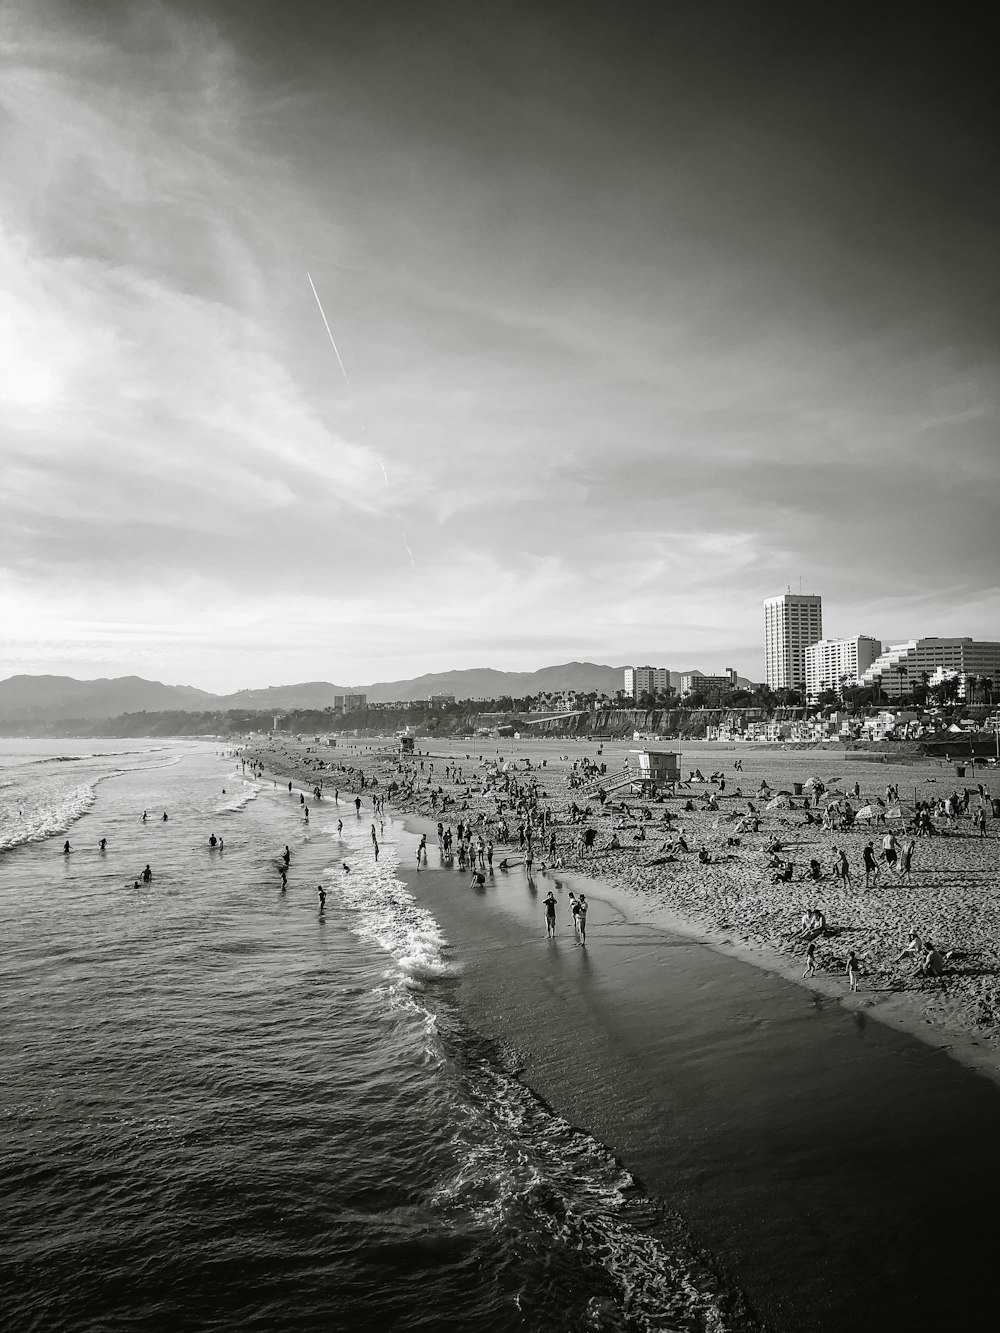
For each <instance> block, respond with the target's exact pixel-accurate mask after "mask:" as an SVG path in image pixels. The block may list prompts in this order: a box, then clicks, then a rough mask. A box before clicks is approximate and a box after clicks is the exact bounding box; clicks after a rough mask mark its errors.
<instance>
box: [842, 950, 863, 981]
mask: <svg viewBox="0 0 1000 1333" xmlns="http://www.w3.org/2000/svg"><path fill="white" fill-rule="evenodd" d="M844 971H845V972H846V973H847V980H848V982H849V983H850V989H851V990H853V991H856V990H857V989H858V982H859V981H860V979H861V964H860V963H859V962H858V959H857V955H856V954H855V952H854V950H853V949H852V950H851V952H850V953H849V954H848V955H847V966H846V967H845V968H844Z"/></svg>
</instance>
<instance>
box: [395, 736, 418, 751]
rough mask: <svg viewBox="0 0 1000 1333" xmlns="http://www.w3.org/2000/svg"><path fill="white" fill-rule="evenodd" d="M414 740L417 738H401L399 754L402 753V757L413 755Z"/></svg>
mask: <svg viewBox="0 0 1000 1333" xmlns="http://www.w3.org/2000/svg"><path fill="white" fill-rule="evenodd" d="M414 740H415V737H413V736H400V738H399V753H400V755H404V754H412V753H413V742H414Z"/></svg>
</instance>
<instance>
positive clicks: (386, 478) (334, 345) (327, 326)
mask: <svg viewBox="0 0 1000 1333" xmlns="http://www.w3.org/2000/svg"><path fill="white" fill-rule="evenodd" d="M306 277H307V278H308V279H309V286H310V287H311V288H312V294H313V296H314V297H315V298H316V304H317V306H318V307H319V313H320V315H321V316H322V319H323V326H324V328H325V329H326V336H327V337H328V338H329V339H330V346H331V347H332V348H333V354H334V356H335V357H336V358H337V365H338V366H339V367H340V372H341V374H342V375H343V377H344V379H345V381H346V382H347V387H348V388H349V389H353V386H352V384H351V378H350V376H349V375H348V373H347V371H346V370H345V369H344V363H343V361H342V360H341V358H340V352H339V350H338V348H337V340H336V339H335V338H334V336H333V330H332V329H331V328H330V321H329V320H328V319H327V317H326V311H325V310H324V309H323V302H322V301H321V300H320V299H319V292H318V291H317V290H316V284H315V283H314V282H313V280H312V274H311V273H310V272H309V271H308V270H306ZM364 428H365V424H364V422H361V429H362V430H364ZM375 457H376V458H378V465H379V467H380V468H381V469H382V478H383V480H384V481H385V489H386V490H389V489H390V486H389V474H388V472H387V471H386V469H385V463H384V462H383V461H382V458H381V457H380V456H379V455H378V454H376V455H375ZM399 531H400V533H402V537H403V545H404V546H405V547H406V554H407V555H408V556H409V557H410V564H411V565H412V566H413V568H414V569H416V567H417V562H416V561H415V560H414V558H413V552H412V551H411V550H410V543H409V542H408V541H407V540H406V533H405V532H403V529H402V528H400V530H399Z"/></svg>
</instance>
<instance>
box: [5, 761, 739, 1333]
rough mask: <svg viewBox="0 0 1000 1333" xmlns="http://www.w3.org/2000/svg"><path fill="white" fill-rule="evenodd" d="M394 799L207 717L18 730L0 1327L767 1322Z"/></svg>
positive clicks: (9, 860)
mask: <svg viewBox="0 0 1000 1333" xmlns="http://www.w3.org/2000/svg"><path fill="white" fill-rule="evenodd" d="M300 795H304V796H305V798H306V800H307V802H308V805H309V807H310V818H309V820H308V821H307V820H306V818H305V810H304V806H303V803H302V801H301V800H300ZM144 811H145V813H146V818H145V820H143V817H142V816H143V812H144ZM164 814H166V815H167V818H166V819H164V818H163V815H164ZM338 819H342V820H343V823H344V828H343V831H342V832H338V830H337V821H338ZM370 825H371V818H370V813H369V814H368V815H367V817H361V818H358V817H357V816H356V815H355V812H354V807H353V805H350V806H348V805H346V804H345V803H344V802H341V804H340V805H339V806H336V805H335V804H334V803H333V801H332V800H331V799H330V798H329V797H327V798H326V799H324V800H321V801H316V800H315V799H314V798H313V797H312V795H311V794H310V793H299V792H298V790H293V791H292V792H289V791H288V788H287V784H284V785H282V784H281V783H278V782H276V781H274V779H273V778H272V777H270V776H268V777H267V778H264V779H257V780H254V779H253V777H252V776H251V775H250V774H248V773H247V772H246V771H245V770H244V768H243V765H242V763H241V761H240V760H239V758H238V757H236V756H234V755H233V753H232V752H228V753H227V752H225V751H223V750H222V749H221V748H220V747H219V746H214V745H212V744H210V743H195V742H184V743H177V744H169V743H168V744H164V743H162V742H159V743H154V742H148V743H143V742H113V741H109V742H103V743H100V742H98V743H95V742H89V743H83V742H47V741H46V742H26V741H16V742H14V741H3V742H0V932H2V940H3V948H2V954H0V1002H2V1009H3V1012H2V1029H0V1069H2V1079H0V1117H2V1140H0V1189H2V1198H3V1213H2V1222H0V1309H2V1311H3V1316H4V1324H5V1327H7V1328H10V1329H13V1330H32V1329H37V1330H45V1331H46V1333H54V1331H56V1330H61V1329H65V1330H74V1333H78V1331H79V1330H90V1329H93V1330H102V1331H103V1330H135V1329H138V1328H142V1329H144V1330H156V1329H163V1330H168V1329H169V1330H178V1329H202V1328H204V1329H208V1328H211V1329H213V1330H223V1329H233V1330H237V1329H239V1330H252V1329H268V1330H274V1329H281V1330H297V1329H302V1330H312V1329H316V1330H319V1329H324V1330H325V1329H340V1328H344V1329H368V1328H371V1329H400V1330H404V1329H406V1330H408V1329H414V1330H415V1329H428V1330H439V1329H440V1330H447V1329H472V1328H474V1329H477V1330H482V1331H483V1333H491V1331H492V1330H506V1329H538V1330H546V1331H549V1330H551V1331H554V1333H558V1331H559V1330H576V1329H588V1330H595V1331H596V1330H653V1329H692V1330H693V1329H720V1330H721V1329H724V1328H733V1329H736V1328H742V1327H744V1326H745V1320H744V1317H743V1316H741V1315H739V1314H738V1313H734V1310H735V1309H736V1308H737V1307H736V1306H734V1305H733V1304H732V1303H731V1302H730V1301H729V1299H728V1297H727V1296H726V1294H725V1293H724V1292H723V1291H722V1290H721V1288H720V1285H719V1283H718V1282H717V1281H716V1279H715V1278H714V1277H713V1276H712V1265H711V1262H707V1263H706V1262H705V1259H704V1256H700V1255H698V1254H697V1253H695V1252H694V1251H693V1249H692V1247H691V1246H690V1245H689V1244H688V1242H687V1240H686V1238H685V1234H684V1229H683V1226H682V1225H681V1223H680V1221H679V1219H676V1218H674V1217H673V1216H672V1215H671V1214H670V1212H669V1210H668V1209H667V1208H665V1207H664V1205H663V1204H662V1203H661V1202H660V1201H657V1200H654V1199H650V1198H647V1197H645V1196H644V1195H643V1193H642V1192H641V1191H640V1190H639V1189H638V1188H637V1187H636V1184H635V1182H634V1181H632V1180H631V1178H630V1177H629V1175H628V1174H627V1172H626V1171H625V1170H624V1169H623V1168H622V1167H621V1165H620V1164H619V1163H618V1162H617V1161H616V1160H615V1159H614V1157H613V1156H612V1155H611V1154H610V1153H609V1152H608V1151H607V1150H606V1149H605V1148H604V1147H602V1145H601V1144H600V1143H598V1142H597V1141H596V1140H594V1139H593V1138H591V1137H589V1136H588V1135H586V1134H584V1133H581V1132H579V1131H578V1130H576V1129H574V1128H573V1127H572V1126H571V1125H569V1124H568V1123H566V1122H565V1121H564V1120H562V1119H560V1118H559V1117H558V1116H557V1115H554V1114H553V1113H552V1112H551V1111H550V1110H549V1109H548V1108H547V1107H546V1106H545V1105H544V1104H543V1103H542V1102H541V1101H539V1100H538V1099H537V1098H536V1097H535V1096H534V1095H533V1094H532V1093H531V1091H530V1090H529V1089H528V1088H527V1087H526V1086H524V1084H523V1083H522V1082H521V1081H520V1080H519V1079H518V1077H517V1064H516V1056H515V1054H514V1053H513V1051H509V1050H507V1049H505V1048H504V1047H503V1046H500V1045H496V1044H490V1043H488V1042H487V1041H485V1040H484V1039H482V1038H479V1037H477V1036H476V1035H475V1034H474V1033H473V1032H472V1031H470V1030H469V1029H468V1028H467V1027H466V1025H465V1024H464V1022H463V1019H462V1015H461V1013H460V1011H459V1009H458V1007H457V1003H456V999H455V978H456V977H457V976H458V975H459V974H460V971H461V968H462V958H461V957H460V956H458V955H457V954H456V953H455V952H454V951H452V950H451V949H450V947H449V945H448V942H447V941H446V940H445V939H444V938H443V936H442V933H441V931H440V929H439V927H438V924H437V923H436V921H435V920H434V919H433V917H432V916H431V915H430V914H429V913H428V911H427V910H426V909H425V908H424V907H422V906H421V905H419V904H417V903H416V902H415V901H414V899H413V897H412V895H411V894H410V893H409V891H408V890H407V888H406V885H405V883H404V882H403V880H402V879H401V878H400V876H399V873H398V870H399V858H400V856H401V855H403V854H404V853H405V854H406V855H407V856H408V857H409V856H411V855H412V850H411V841H412V840H409V835H407V834H406V833H405V832H404V831H403V830H402V829H401V827H400V826H398V825H397V824H396V823H394V822H392V821H388V820H387V821H386V822H385V827H384V829H381V828H380V829H378V830H377V833H378V837H379V840H380V843H381V855H380V857H379V859H378V861H377V862H376V861H375V860H374V859H373V856H372V849H371V839H370ZM212 834H215V835H216V837H217V839H221V842H222V846H221V849H220V847H219V846H218V845H217V846H216V847H215V848H213V847H212V846H211V845H210V842H209V839H210V835H212ZM101 838H106V839H107V844H106V848H105V850H103V851H102V850H101V849H100V846H99V844H100V840H101ZM66 841H68V842H69V850H68V852H64V850H63V845H64V842H66ZM286 846H287V847H288V849H289V852H290V864H289V874H288V883H287V887H286V888H282V884H281V880H280V873H279V872H280V866H281V864H282V855H283V851H284V848H285V847H286ZM146 865H149V867H150V871H151V875H152V878H151V880H150V881H149V882H148V883H144V882H143V879H142V871H143V869H144V867H145V866H146ZM345 867H349V869H347V868H345ZM319 884H323V885H324V886H325V888H326V890H327V893H328V897H327V901H326V905H325V908H324V909H323V910H321V908H320V903H319V895H318V892H317V886H318V885H319Z"/></svg>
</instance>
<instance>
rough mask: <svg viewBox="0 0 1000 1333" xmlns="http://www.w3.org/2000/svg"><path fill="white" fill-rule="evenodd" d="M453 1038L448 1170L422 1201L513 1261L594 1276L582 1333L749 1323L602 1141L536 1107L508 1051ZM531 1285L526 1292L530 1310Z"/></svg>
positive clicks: (671, 1217)
mask: <svg viewBox="0 0 1000 1333" xmlns="http://www.w3.org/2000/svg"><path fill="white" fill-rule="evenodd" d="M458 1041H459V1045H460V1047H461V1051H460V1065H461V1067H462V1071H463V1075H464V1077H463V1080H462V1084H463V1085H462V1088H461V1092H462V1096H461V1098H460V1100H457V1103H456V1105H455V1107H454V1108H453V1109H454V1111H455V1113H456V1120H457V1123H458V1126H459V1128H458V1130H457V1131H456V1134H455V1138H454V1140H453V1147H454V1150H455V1153H456V1166H455V1168H454V1169H453V1171H452V1172H451V1173H450V1174H449V1176H448V1177H446V1178H445V1179H444V1180H442V1181H441V1182H440V1184H439V1185H438V1187H437V1188H436V1190H435V1191H434V1193H433V1196H432V1200H431V1202H432V1206H433V1208H434V1209H435V1211H437V1212H438V1214H439V1215H440V1216H442V1218H443V1219H444V1220H446V1221H447V1222H449V1223H450V1224H451V1225H452V1226H458V1227H462V1228H464V1227H467V1226H470V1225H471V1226H473V1227H481V1228H484V1229H485V1230H486V1231H487V1232H488V1233H489V1235H490V1236H491V1237H493V1238H496V1239H497V1240H498V1241H500V1239H501V1238H504V1239H503V1240H502V1242H501V1243H505V1244H507V1245H508V1246H511V1247H512V1248H514V1249H516V1250H517V1251H519V1252H520V1257H521V1258H523V1256H524V1253H525V1252H529V1251H534V1252H535V1253H543V1254H545V1255H546V1256H547V1258H548V1262H550V1263H553V1264H555V1265H556V1266H560V1265H561V1266H562V1267H563V1268H565V1269H569V1268H574V1267H577V1266H579V1265H583V1266H585V1267H586V1268H589V1269H592V1270H598V1269H599V1270H603V1274H604V1277H605V1282H604V1284H603V1285H604V1287H605V1290H606V1292H607V1294H606V1295H601V1296H591V1297H590V1299H589V1301H588V1303H587V1308H586V1311H585V1314H584V1319H583V1325H582V1326H583V1327H586V1328H591V1329H594V1330H611V1329H614V1330H629V1333H653V1330H662V1329H664V1328H685V1329H699V1330H704V1331H705V1333H725V1330H735V1329H744V1328H746V1327H747V1326H748V1319H747V1316H746V1314H745V1312H744V1311H742V1310H741V1309H740V1308H739V1303H738V1301H737V1299H736V1298H734V1297H733V1296H732V1295H731V1294H730V1293H728V1292H726V1291H725V1290H724V1287H723V1284H722V1283H720V1282H719V1280H718V1279H717V1278H716V1277H715V1275H714V1273H713V1272H712V1271H711V1269H710V1267H709V1265H708V1263H707V1261H706V1260H705V1258H704V1256H703V1255H702V1254H701V1252H700V1251H699V1250H698V1248H697V1247H696V1246H695V1245H694V1243H693V1242H692V1240H691V1238H690V1236H689V1234H688V1232H687V1230H686V1228H685V1226H684V1224H683V1222H682V1221H681V1219H680V1217H679V1216H677V1215H675V1214H672V1213H671V1212H670V1211H669V1210H668V1209H667V1208H665V1207H664V1205H663V1204H662V1203H661V1202H659V1201H657V1200H654V1199H651V1198H649V1197H648V1196H647V1195H646V1194H645V1193H644V1192H643V1191H642V1189H641V1187H639V1186H638V1184H637V1182H636V1181H635V1179H634V1178H633V1177H632V1176H631V1175H630V1173H629V1172H628V1171H627V1170H626V1169H625V1168H624V1167H623V1166H622V1164H621V1163H620V1162H619V1161H618V1159H617V1158H616V1157H615V1156H614V1155H613V1154H612V1153H611V1152H610V1150H609V1149H608V1148H606V1147H605V1146H604V1145H603V1144H602V1143H600V1142H598V1140H597V1139H595V1138H593V1137H592V1136H591V1135H590V1134H587V1133H584V1132H583V1131H581V1130H579V1129H576V1128H575V1127H574V1126H572V1125H570V1124H569V1122H568V1121H566V1120H564V1119H563V1118H562V1117H561V1116H558V1115H556V1114H555V1113H554V1112H553V1111H552V1110H551V1108H549V1107H548V1106H546V1104H545V1103H544V1102H543V1101H542V1100H541V1099H540V1098H539V1097H537V1096H536V1095H535V1094H534V1093H533V1092H532V1090H531V1089H530V1088H529V1087H527V1086H526V1085H525V1084H524V1083H522V1082H521V1081H520V1079H519V1078H518V1077H517V1075H516V1073H515V1072H512V1070H511V1068H510V1066H511V1064H512V1063H513V1062H512V1061H511V1059H510V1057H509V1055H505V1053H503V1052H502V1051H500V1050H499V1049H498V1048H495V1047H493V1046H492V1045H491V1044H488V1043H483V1042H480V1041H478V1040H473V1041H470V1040H468V1039H464V1040H463V1039H462V1038H459V1039H458ZM448 1044H451V1043H449V1041H448V1038H447V1037H446V1038H445V1045H446V1046H447V1045H448ZM484 1047H487V1048H488V1049H486V1050H485V1053H484V1050H483V1048H484ZM654 1229H655V1234H652V1233H653V1230H654ZM587 1285H588V1286H590V1287H591V1288H592V1287H593V1285H594V1284H593V1283H588V1284H587ZM539 1290H540V1288H536V1289H535V1290H533V1291H532V1292H530V1293H529V1292H525V1299H526V1300H529V1301H530V1302H531V1304H532V1305H533V1306H535V1305H537V1303H538V1301H539ZM542 1299H544V1298H542ZM537 1313H539V1314H545V1312H544V1311H537ZM548 1313H549V1315H550V1322H551V1326H552V1327H562V1326H563V1324H562V1319H561V1318H560V1317H558V1316H559V1315H564V1314H565V1311H560V1312H558V1314H557V1312H556V1311H550V1312H548Z"/></svg>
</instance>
